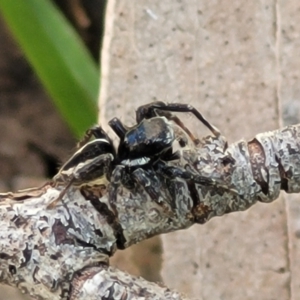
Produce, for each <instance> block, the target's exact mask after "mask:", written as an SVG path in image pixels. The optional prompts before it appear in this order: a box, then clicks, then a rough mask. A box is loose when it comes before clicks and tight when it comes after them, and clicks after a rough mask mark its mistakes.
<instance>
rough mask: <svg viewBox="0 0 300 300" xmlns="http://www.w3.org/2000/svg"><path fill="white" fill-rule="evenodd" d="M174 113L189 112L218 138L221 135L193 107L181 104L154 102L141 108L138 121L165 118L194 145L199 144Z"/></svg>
mask: <svg viewBox="0 0 300 300" xmlns="http://www.w3.org/2000/svg"><path fill="white" fill-rule="evenodd" d="M172 112H187V113H192V114H193V115H194V116H195V117H196V118H197V119H198V120H200V122H202V123H203V124H204V125H205V126H206V127H207V128H208V129H209V130H210V131H211V132H212V133H213V134H214V135H215V136H216V137H219V136H220V135H221V133H220V131H219V130H218V129H217V128H216V127H214V126H213V125H212V124H210V123H209V122H208V121H207V120H206V119H205V118H204V117H203V116H202V114H201V113H200V112H199V111H198V110H197V109H196V108H194V107H193V106H191V105H188V104H181V103H170V104H166V103H164V102H161V101H157V102H153V103H150V104H147V105H143V106H140V107H139V108H138V110H137V111H136V120H137V122H138V123H139V122H140V121H141V120H143V119H149V118H152V117H154V116H164V117H166V118H167V119H168V120H170V121H173V122H174V123H175V124H177V125H178V126H179V127H180V128H182V129H183V131H185V132H186V133H187V135H188V136H189V137H190V138H191V140H192V141H193V142H194V144H196V145H197V144H198V143H199V140H198V139H197V138H196V137H195V136H194V135H193V134H192V133H191V132H190V130H189V129H188V128H187V127H186V126H185V125H184V124H183V122H182V121H181V120H180V119H179V118H178V117H177V116H175V115H173V114H172Z"/></svg>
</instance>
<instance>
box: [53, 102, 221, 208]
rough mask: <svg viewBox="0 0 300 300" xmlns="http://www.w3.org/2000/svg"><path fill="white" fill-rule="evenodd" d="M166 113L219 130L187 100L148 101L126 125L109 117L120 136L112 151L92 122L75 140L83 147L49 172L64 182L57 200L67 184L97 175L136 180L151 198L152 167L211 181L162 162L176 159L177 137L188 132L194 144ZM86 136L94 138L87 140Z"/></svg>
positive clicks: (128, 183)
mask: <svg viewBox="0 0 300 300" xmlns="http://www.w3.org/2000/svg"><path fill="white" fill-rule="evenodd" d="M172 112H188V113H192V114H194V115H195V116H196V118H197V119H198V120H200V121H201V122H202V123H203V124H204V125H205V126H206V127H207V128H208V129H209V130H210V131H211V132H212V133H213V134H214V135H215V136H216V137H219V136H220V132H219V131H218V130H217V129H216V128H215V127H214V126H212V125H211V124H210V123H209V122H208V121H207V120H205V119H204V117H203V116H202V115H201V114H200V113H199V112H198V111H197V110H196V109H195V108H194V107H192V106H190V105H185V104H179V103H174V104H165V103H164V102H153V103H150V104H147V105H143V106H140V107H139V108H138V109H137V111H136V122H137V124H136V125H135V126H133V127H127V126H125V125H123V124H122V122H121V121H120V120H119V119H118V118H113V119H112V120H111V121H110V122H109V126H110V127H111V128H112V129H113V130H114V132H115V133H116V134H117V136H118V137H119V139H120V142H119V146H118V151H116V150H115V148H114V146H113V143H112V141H111V139H110V138H109V136H108V135H107V134H106V133H105V132H104V130H103V129H102V128H101V127H99V126H96V127H94V128H92V129H90V130H88V131H87V133H86V135H85V138H84V140H83V141H82V142H81V143H80V145H83V146H82V147H81V148H80V149H79V150H78V151H77V152H75V154H74V155H73V156H72V157H71V158H70V159H69V160H68V161H67V162H66V163H65V164H64V165H63V166H62V168H61V169H60V170H59V172H58V174H57V175H56V176H55V177H54V181H55V182H56V183H64V184H66V187H65V189H64V190H63V191H62V192H61V194H60V196H59V199H61V198H62V197H63V196H64V194H65V192H66V190H67V189H68V188H69V186H70V185H71V184H73V185H82V184H85V183H87V182H91V181H94V180H99V179H101V180H102V181H103V180H104V179H105V177H106V178H107V180H108V181H109V182H111V183H112V186H115V187H117V186H118V184H119V183H121V184H122V185H123V186H125V187H126V188H128V189H132V188H134V186H135V185H136V184H138V185H141V186H142V187H143V188H144V189H145V190H146V191H147V193H148V194H149V195H150V196H151V198H152V199H153V200H154V201H155V200H156V199H157V198H158V194H157V192H155V191H154V189H153V188H152V187H151V185H152V184H151V183H152V182H153V181H152V180H153V176H152V175H151V171H153V170H154V172H156V173H159V174H160V175H162V176H164V177H167V178H170V179H172V178H176V177H180V178H183V179H186V180H193V181H194V182H196V183H199V184H205V185H207V184H213V181H212V180H211V179H209V178H206V177H202V176H200V175H198V174H195V173H192V172H190V171H187V170H185V169H182V168H179V167H173V166H169V165H168V164H167V162H168V161H173V160H176V159H179V158H180V153H179V152H178V151H175V152H173V150H174V149H173V144H174V142H175V141H178V144H179V145H180V147H185V146H186V145H187V142H188V137H189V138H190V139H191V140H192V142H193V143H194V145H195V146H197V145H198V143H199V140H198V139H197V138H195V137H194V135H193V134H192V133H191V132H190V131H189V130H188V129H187V128H186V127H185V126H184V124H183V123H182V122H181V120H180V119H179V118H178V117H177V116H176V115H173V114H172ZM176 126H177V127H179V128H180V130H181V134H178V130H177V132H175V127H176ZM182 132H184V133H182ZM92 136H94V137H95V140H93V141H91V142H88V140H89V139H90V138H91V137H92ZM59 199H57V200H56V201H55V203H56V202H57V201H58V200H59ZM53 203H54V202H53ZM50 205H51V207H52V206H53V205H52V204H50Z"/></svg>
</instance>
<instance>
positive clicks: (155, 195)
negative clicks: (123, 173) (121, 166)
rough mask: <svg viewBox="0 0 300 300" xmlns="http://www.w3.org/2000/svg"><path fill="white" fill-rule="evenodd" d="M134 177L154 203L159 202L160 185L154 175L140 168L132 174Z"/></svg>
mask: <svg viewBox="0 0 300 300" xmlns="http://www.w3.org/2000/svg"><path fill="white" fill-rule="evenodd" d="M152 173H153V172H152ZM132 177H133V178H134V181H135V182H136V183H137V184H139V185H141V186H142V187H143V188H144V189H145V191H146V192H147V194H148V195H149V196H150V197H151V199H152V200H153V201H155V202H158V199H159V196H160V184H159V181H158V180H157V177H156V176H154V174H150V172H148V171H146V170H144V169H142V168H138V169H136V170H134V171H133V172H132Z"/></svg>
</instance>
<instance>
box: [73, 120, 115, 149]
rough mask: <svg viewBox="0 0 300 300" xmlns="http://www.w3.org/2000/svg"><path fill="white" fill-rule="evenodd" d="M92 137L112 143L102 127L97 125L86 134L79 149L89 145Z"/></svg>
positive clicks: (78, 146)
mask: <svg viewBox="0 0 300 300" xmlns="http://www.w3.org/2000/svg"><path fill="white" fill-rule="evenodd" d="M92 137H94V138H96V139H106V140H108V141H109V142H111V139H110V137H109V136H108V134H107V133H106V132H105V131H104V130H103V129H102V128H101V126H99V125H95V126H93V127H91V128H90V129H88V130H87V131H86V132H85V134H84V136H83V138H82V139H81V140H80V141H79V142H78V143H77V149H79V148H81V147H83V146H84V145H85V144H87V143H88V142H89V140H90V139H91V138H92Z"/></svg>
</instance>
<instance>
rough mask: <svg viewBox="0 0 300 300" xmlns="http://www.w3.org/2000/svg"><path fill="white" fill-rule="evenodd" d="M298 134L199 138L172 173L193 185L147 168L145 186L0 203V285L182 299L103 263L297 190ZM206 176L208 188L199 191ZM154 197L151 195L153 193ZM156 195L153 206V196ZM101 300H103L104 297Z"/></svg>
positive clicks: (75, 295)
mask: <svg viewBox="0 0 300 300" xmlns="http://www.w3.org/2000/svg"><path fill="white" fill-rule="evenodd" d="M299 128H300V125H296V126H290V127H286V128H284V129H282V130H278V131H274V132H268V133H264V134H260V135H257V136H256V137H255V139H253V140H252V141H250V142H249V143H247V142H245V141H240V142H238V143H235V144H232V145H231V146H230V147H227V143H226V140H225V139H224V137H222V136H219V137H211V136H209V137H206V138H204V139H203V140H202V141H200V142H199V145H198V146H197V147H195V146H194V144H192V142H191V141H190V143H189V144H188V145H187V146H186V147H185V148H183V149H181V153H180V157H181V158H180V160H179V161H174V162H168V165H169V166H170V167H176V168H181V169H182V170H188V171H189V172H191V173H192V174H193V177H192V178H190V179H188V180H185V179H182V178H179V177H174V178H173V179H170V178H169V177H166V176H162V175H161V173H159V172H155V170H153V169H149V174H150V175H151V178H152V181H151V187H149V188H147V189H146V188H143V187H141V186H139V185H136V186H135V187H134V188H133V189H132V190H128V189H126V188H125V187H123V186H122V185H121V184H120V182H118V181H114V182H111V183H109V184H108V186H107V187H105V186H103V185H99V186H96V185H95V186H82V187H81V188H76V187H74V186H71V187H70V189H68V190H67V193H66V195H65V196H64V198H63V200H62V201H61V202H60V203H59V204H58V205H57V206H55V208H54V209H47V206H48V205H49V204H50V203H51V202H53V200H55V199H57V197H58V196H59V194H60V191H61V189H62V188H63V187H55V186H54V184H53V183H51V182H50V183H47V184H45V185H44V186H43V187H41V188H35V189H29V190H25V191H20V192H18V193H5V194H1V195H0V228H1V230H0V238H1V244H0V260H1V265H0V280H1V282H2V283H6V284H9V285H12V286H16V287H18V288H20V289H21V290H22V291H23V292H25V293H29V294H30V295H31V296H33V297H35V298H37V299H72V300H74V299H86V300H92V299H119V298H120V299H136V298H138V297H148V298H151V299H184V298H183V296H180V295H179V294H178V293H176V292H172V291H170V290H168V289H167V288H165V287H161V286H159V285H155V284H153V283H149V282H147V281H145V280H143V279H140V278H139V279H137V278H134V277H131V276H130V275H128V274H125V273H123V272H121V271H118V270H115V269H113V268H111V267H108V264H109V257H110V256H112V255H113V254H114V252H115V251H116V250H117V249H124V248H127V247H129V246H130V245H132V244H135V243H138V242H139V241H142V240H144V239H147V238H149V237H151V236H154V235H157V234H161V233H167V232H171V231H175V230H180V229H185V228H188V227H190V226H191V225H193V224H195V223H201V224H203V223H205V222H207V221H208V220H209V219H211V218H212V217H214V216H221V215H223V214H225V213H229V212H233V211H242V210H245V209H247V208H249V207H250V206H251V205H253V204H254V203H256V201H263V202H270V201H273V200H274V199H276V198H277V197H278V194H279V191H280V189H284V190H285V191H286V192H288V193H295V192H299V188H300V186H299V185H300V183H299V182H300V181H299V177H300V147H299V144H300V142H299V141H300V138H299V136H300V135H299ZM203 177H205V178H207V179H211V180H212V182H213V183H212V184H205V183H203V182H201V180H202V179H203ZM150 188H151V190H150ZM153 194H157V195H159V197H158V199H153V197H151V195H153ZM101 297H102V298H101Z"/></svg>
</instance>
